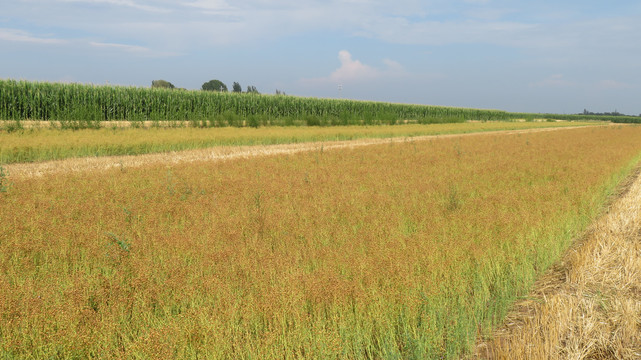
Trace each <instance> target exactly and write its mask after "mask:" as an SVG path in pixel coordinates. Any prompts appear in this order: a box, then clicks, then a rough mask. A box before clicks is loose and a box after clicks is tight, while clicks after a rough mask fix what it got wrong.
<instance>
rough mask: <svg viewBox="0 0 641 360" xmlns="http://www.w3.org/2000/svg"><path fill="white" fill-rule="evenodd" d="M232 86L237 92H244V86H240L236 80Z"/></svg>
mask: <svg viewBox="0 0 641 360" xmlns="http://www.w3.org/2000/svg"><path fill="white" fill-rule="evenodd" d="M231 88H232V91H233V92H235V93H241V92H243V88H242V86H240V84H239V83H237V82H235V81H234V85H233V86H232V87H231Z"/></svg>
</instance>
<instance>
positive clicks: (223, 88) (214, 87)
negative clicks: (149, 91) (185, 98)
mask: <svg viewBox="0 0 641 360" xmlns="http://www.w3.org/2000/svg"><path fill="white" fill-rule="evenodd" d="M151 87H152V88H159V89H175V88H176V87H175V86H174V84H172V83H170V82H169V81H167V80H153V81H152V82H151ZM201 90H203V91H220V92H227V91H229V90H228V89H227V85H225V83H224V82H222V81H220V80H216V79H214V80H209V81H207V82H206V83H204V84H203V85H202V86H201ZM231 91H232V92H235V93H242V92H243V88H242V86H240V84H239V83H238V82H236V81H234V84H233V85H232V90H231ZM245 92H246V93H248V94H260V93H259V92H258V90H257V89H256V87H255V86H253V85H249V86H247V91H245ZM276 92H277V93H279V92H280V91H279V90H276Z"/></svg>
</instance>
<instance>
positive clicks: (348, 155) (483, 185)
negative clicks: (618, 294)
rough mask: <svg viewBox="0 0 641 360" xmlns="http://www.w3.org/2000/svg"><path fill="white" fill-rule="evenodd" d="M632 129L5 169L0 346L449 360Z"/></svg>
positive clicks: (589, 203)
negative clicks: (168, 162) (22, 173)
mask: <svg viewBox="0 0 641 360" xmlns="http://www.w3.org/2000/svg"><path fill="white" fill-rule="evenodd" d="M640 140H641V127H631V126H630V127H628V126H626V127H617V128H612V127H609V128H583V129H568V130H558V131H554V132H541V133H532V134H520V135H486V136H475V137H466V138H451V139H435V140H432V141H425V142H412V141H407V142H406V143H394V144H386V145H376V146H370V147H366V148H356V149H343V150H340V151H316V152H310V153H305V154H298V155H293V156H272V157H260V158H252V159H245V160H238V161H228V162H220V163H207V162H202V163H192V164H186V165H174V166H149V167H143V168H139V169H128V170H127V169H123V170H113V171H104V172H96V173H86V174H69V175H58V176H55V177H51V178H42V179H23V180H20V179H15V180H14V181H13V183H12V184H10V185H9V189H8V191H7V192H5V193H0V204H1V206H0V219H1V221H0V295H1V297H0V352H1V354H2V355H3V356H4V357H34V358H47V357H60V358H69V357H79V358H86V357H92V356H93V357H101V358H173V357H177V358H190V357H191V358H195V357H199V358H258V359H270V358H279V359H282V358H309V359H313V358H392V357H402V358H439V357H453V356H456V355H458V354H460V353H461V352H464V351H465V350H466V349H467V348H468V346H470V345H471V344H473V342H474V338H475V336H476V335H477V334H478V333H479V332H484V331H486V330H487V329H488V327H489V326H490V325H491V324H493V323H495V322H496V321H499V320H500V319H501V318H502V316H503V314H504V312H505V310H506V308H507V306H508V305H509V304H510V303H511V302H512V301H513V300H514V299H515V298H516V297H517V296H519V295H522V294H524V293H525V292H526V291H527V289H528V287H529V285H530V284H531V283H532V281H533V279H534V278H535V277H536V276H537V274H539V273H541V272H542V271H543V270H544V269H545V268H546V267H547V266H548V265H549V264H550V263H552V262H554V261H555V260H556V259H557V258H558V257H559V255H560V254H561V253H562V252H563V251H564V249H566V247H567V246H568V245H569V243H570V241H571V239H572V237H573V236H575V235H576V234H577V232H578V231H580V230H581V229H582V228H583V227H584V226H585V225H586V224H587V223H588V222H589V221H590V220H591V219H592V218H593V216H594V215H595V213H596V211H598V209H599V206H600V204H602V202H603V199H604V196H605V195H606V194H607V191H608V189H611V188H612V187H613V186H614V184H615V183H616V182H617V181H618V180H619V179H621V177H622V176H623V175H624V174H625V173H626V171H628V170H629V169H630V166H631V165H632V164H633V163H634V162H635V161H636V160H638V155H639V154H640V153H641V141H640Z"/></svg>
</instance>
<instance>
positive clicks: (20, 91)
mask: <svg viewBox="0 0 641 360" xmlns="http://www.w3.org/2000/svg"><path fill="white" fill-rule="evenodd" d="M0 119H2V120H44V121H48V120H55V121H84V122H99V121H118V120H125V121H205V122H207V124H209V125H212V126H243V125H246V126H265V125H358V124H365V125H373V124H396V123H401V122H405V121H409V122H415V123H442V122H462V121H465V120H507V119H509V115H508V113H507V112H505V111H498V110H478V109H466V108H454V107H442V106H426V105H408V104H392V103H384V102H369V101H353V100H336V99H317V98H303V97H295V96H276V95H257V94H238V93H220V92H205V91H199V90H197V91H187V90H167V89H150V88H137V87H116V86H94V85H82V84H59V83H41V82H28V81H15V80H0Z"/></svg>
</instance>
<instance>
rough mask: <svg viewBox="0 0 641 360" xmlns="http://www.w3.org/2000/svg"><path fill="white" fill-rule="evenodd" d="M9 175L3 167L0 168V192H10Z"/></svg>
mask: <svg viewBox="0 0 641 360" xmlns="http://www.w3.org/2000/svg"><path fill="white" fill-rule="evenodd" d="M8 177H9V173H8V172H7V170H5V169H4V168H3V167H2V166H0V192H7V191H9V180H8V179H7V178H8Z"/></svg>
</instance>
